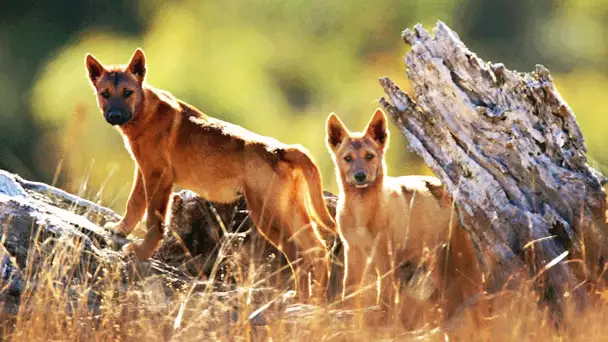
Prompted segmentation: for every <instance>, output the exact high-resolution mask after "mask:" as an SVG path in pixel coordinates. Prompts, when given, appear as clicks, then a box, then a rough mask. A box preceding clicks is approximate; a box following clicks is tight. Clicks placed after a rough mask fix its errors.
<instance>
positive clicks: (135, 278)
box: [0, 235, 608, 342]
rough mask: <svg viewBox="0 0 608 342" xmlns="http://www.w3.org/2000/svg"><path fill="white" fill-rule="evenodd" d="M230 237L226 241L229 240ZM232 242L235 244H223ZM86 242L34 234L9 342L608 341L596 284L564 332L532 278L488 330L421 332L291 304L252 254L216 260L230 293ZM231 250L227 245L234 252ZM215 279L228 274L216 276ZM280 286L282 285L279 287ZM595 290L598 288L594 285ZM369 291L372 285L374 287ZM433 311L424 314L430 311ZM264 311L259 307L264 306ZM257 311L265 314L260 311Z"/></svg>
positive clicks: (500, 305) (455, 326)
mask: <svg viewBox="0 0 608 342" xmlns="http://www.w3.org/2000/svg"><path fill="white" fill-rule="evenodd" d="M230 238H231V237H230V236H225V237H224V239H230ZM223 242H225V243H226V244H227V245H231V244H232V242H231V241H223ZM86 247H87V246H86V241H85V240H80V239H76V240H73V239H67V238H56V237H46V236H42V235H37V236H35V237H34V238H33V239H32V242H31V245H30V247H29V252H28V260H27V261H26V265H25V267H24V269H23V270H21V271H22V272H21V273H22V275H23V277H22V278H23V281H24V284H25V286H24V288H23V292H22V294H21V296H20V306H19V310H18V312H17V313H16V314H14V315H8V316H6V315H5V318H4V320H5V322H2V324H0V326H2V327H4V328H3V335H2V339H3V340H6V341H118V340H120V341H147V342H152V341H216V340H217V341H319V340H329V341H379V340H383V341H410V340H411V341H419V340H428V341H447V340H461V341H473V340H485V341H522V340H525V341H529V340H536V341H604V340H607V339H608V314H606V312H608V311H607V310H608V302H607V298H608V293H606V292H598V291H595V292H594V291H593V290H590V291H589V292H591V293H592V296H591V300H590V305H589V307H588V308H587V310H586V311H585V312H584V313H581V312H579V311H576V309H574V308H573V307H574V305H573V303H571V299H570V298H569V297H567V296H566V297H565V298H563V302H564V307H565V312H564V324H563V325H562V326H561V328H560V329H557V328H556V326H555V325H554V324H553V321H552V320H551V319H550V315H549V313H548V312H547V310H543V309H542V308H540V307H539V306H538V305H537V302H538V298H537V294H536V292H534V291H533V286H532V285H533V284H532V281H531V280H526V279H524V280H522V281H521V282H520V284H521V285H520V286H519V288H518V289H517V290H504V291H501V292H500V293H497V294H493V295H492V296H493V298H492V301H491V302H492V304H493V311H492V313H491V315H490V316H489V317H486V320H485V322H484V325H483V326H482V327H474V326H472V325H470V324H469V323H468V321H467V320H464V319H462V318H463V317H464V316H460V317H456V318H455V319H454V320H453V321H451V322H450V324H449V326H445V327H444V329H443V330H440V329H437V327H436V326H435V325H434V324H432V322H430V321H429V322H428V323H429V324H427V325H425V326H424V327H423V328H421V329H419V330H416V331H406V330H405V329H403V328H402V327H400V325H399V324H388V325H378V324H376V323H374V322H375V321H374V320H370V319H367V318H369V317H371V316H373V315H375V314H376V313H377V310H376V308H374V307H359V308H355V309H353V308H352V307H351V308H346V307H344V306H342V305H341V304H340V303H339V302H332V303H329V304H326V305H322V306H312V305H304V304H301V303H297V302H295V301H290V300H289V299H288V298H289V294H290V293H291V292H289V289H288V288H285V286H283V285H284V284H283V283H280V281H279V280H277V284H275V285H276V286H275V290H269V289H268V284H269V283H271V284H272V280H273V279H279V278H277V277H275V271H273V270H272V269H271V268H265V267H262V266H263V265H262V263H261V262H260V260H259V258H258V257H255V256H254V254H255V253H249V254H245V255H251V257H248V258H243V254H239V253H234V251H232V250H230V249H225V250H224V251H223V252H222V251H221V252H220V253H224V255H221V256H220V257H219V258H218V261H217V263H216V265H214V267H213V269H214V271H213V272H214V273H222V272H224V271H223V270H225V269H226V268H225V267H220V266H221V265H220V262H222V263H224V264H226V263H230V264H231V265H233V267H230V272H232V276H231V278H232V279H234V280H235V282H236V284H235V286H234V287H232V288H231V289H230V290H225V291H217V288H215V287H213V286H211V285H208V283H204V282H202V281H201V279H200V277H192V278H191V279H185V278H183V279H180V281H179V282H175V284H178V283H179V285H175V284H170V283H171V282H172V281H173V280H172V279H171V276H163V275H159V274H153V273H150V274H145V273H141V272H139V271H140V270H139V269H138V267H136V265H135V264H134V263H131V262H128V261H124V260H123V259H122V256H121V254H120V253H119V252H112V251H104V253H106V255H104V257H99V255H95V254H94V253H93V252H91V251H90V249H88V248H86ZM227 251H230V252H227ZM216 278H222V275H221V274H218V276H217V277H216ZM279 283H280V284H279ZM588 285H590V287H589V288H590V289H592V284H588ZM369 291H375V289H373V288H372V289H370V290H369ZM431 310H436V308H429V312H421V313H420V317H426V316H428V317H432V316H433V314H434V312H430V311H431ZM259 312H261V313H259ZM258 313H259V314H258Z"/></svg>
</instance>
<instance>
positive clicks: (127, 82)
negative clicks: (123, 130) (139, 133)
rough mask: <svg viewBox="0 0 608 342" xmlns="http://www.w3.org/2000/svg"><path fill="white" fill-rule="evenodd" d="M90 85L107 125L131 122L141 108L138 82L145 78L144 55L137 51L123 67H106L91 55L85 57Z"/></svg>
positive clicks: (141, 88)
mask: <svg viewBox="0 0 608 342" xmlns="http://www.w3.org/2000/svg"><path fill="white" fill-rule="evenodd" d="M85 64H86V66H87V73H88V76H89V81H91V85H92V86H93V88H95V92H96V93H97V105H98V106H99V109H100V110H101V111H102V113H103V116H104V118H105V119H106V121H107V122H108V123H109V124H111V125H113V126H114V125H118V126H120V125H123V124H125V123H127V122H128V121H129V120H131V119H133V118H134V116H135V115H136V113H137V109H138V108H140V107H141V106H142V105H143V102H144V101H143V99H144V96H143V87H142V83H143V81H144V77H145V76H146V56H145V55H144V52H143V50H141V49H137V50H135V53H134V54H133V56H132V57H131V60H130V61H129V64H128V65H127V66H126V67H122V66H120V67H109V68H106V67H105V66H103V64H101V63H100V62H99V61H98V60H97V59H96V58H95V57H93V55H91V54H87V55H86V57H85Z"/></svg>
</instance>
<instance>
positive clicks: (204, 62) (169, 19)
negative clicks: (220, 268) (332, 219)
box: [0, 0, 608, 214]
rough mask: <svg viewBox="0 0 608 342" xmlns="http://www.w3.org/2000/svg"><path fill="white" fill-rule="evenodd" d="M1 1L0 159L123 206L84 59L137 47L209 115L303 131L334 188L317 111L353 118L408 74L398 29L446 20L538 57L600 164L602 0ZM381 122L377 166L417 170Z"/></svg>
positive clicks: (518, 57)
mask: <svg viewBox="0 0 608 342" xmlns="http://www.w3.org/2000/svg"><path fill="white" fill-rule="evenodd" d="M1 7H2V9H1V10H0V168H2V169H6V170H8V171H11V172H16V173H19V174H20V175H21V176H23V177H25V178H27V179H31V180H37V181H43V182H46V183H53V184H56V185H58V186H60V187H62V188H64V189H66V190H68V191H70V192H73V193H77V194H80V195H82V196H85V197H87V198H89V199H92V200H96V201H100V202H101V203H102V204H104V205H109V206H111V207H112V208H114V209H117V210H118V212H120V213H121V214H122V213H124V203H125V201H126V199H127V197H128V193H129V188H130V186H131V177H132V172H133V163H132V161H131V160H130V158H129V156H128V154H127V152H126V151H125V149H124V147H123V144H122V140H121V138H120V136H119V134H118V132H117V131H116V130H115V129H113V128H112V127H110V126H109V125H107V124H106V123H105V121H104V120H103V118H102V116H101V114H100V113H99V110H98V109H97V107H96V103H95V97H94V95H93V91H92V89H91V87H90V85H89V84H88V80H87V77H86V73H85V66H84V55H85V53H87V52H91V53H92V54H93V55H95V56H96V57H98V58H99V59H100V60H101V61H102V62H103V63H106V64H122V63H126V62H128V59H129V58H130V56H131V54H132V53H133V51H134V49H135V48H136V47H142V48H143V49H144V50H145V52H146V54H147V61H148V81H149V83H151V84H152V85H154V86H156V87H158V88H163V89H167V90H169V91H170V92H172V93H173V94H174V95H175V96H177V97H178V98H180V99H182V100H185V101H186V102H189V103H191V104H193V105H195V106H197V107H198V108H199V109H201V110H202V111H204V112H206V113H207V114H210V115H212V116H215V117H218V118H221V119H224V120H228V121H230V122H233V123H236V124H239V125H242V126H244V127H246V128H248V129H250V130H253V131H255V132H257V133H261V134H265V135H270V136H273V137H275V138H277V139H279V140H281V141H283V142H286V143H301V144H303V145H304V146H306V147H307V148H308V149H309V150H310V151H311V152H312V154H313V156H314V158H315V159H316V161H317V162H318V163H319V164H320V166H321V169H322V172H323V176H324V182H325V186H326V187H327V188H328V189H330V190H332V191H336V184H335V179H334V171H333V164H332V161H331V159H330V156H329V153H328V152H327V150H326V148H325V146H324V123H325V119H326V117H327V115H328V113H329V112H332V111H333V112H336V113H337V114H338V115H339V116H340V117H341V118H342V119H343V120H344V121H345V123H346V124H347V126H349V127H350V128H351V129H352V130H361V129H363V127H364V126H365V124H366V122H367V120H368V119H369V117H370V116H371V114H372V113H373V110H374V109H375V108H376V107H378V106H379V104H378V102H377V101H378V99H379V98H380V97H381V96H382V95H383V92H382V89H381V87H380V86H379V85H378V82H377V79H378V77H379V76H390V77H391V78H392V79H393V80H395V81H396V82H397V83H398V84H400V85H401V86H402V87H403V88H405V89H409V88H408V84H407V80H406V78H405V69H404V65H403V56H404V55H405V53H406V52H407V47H406V46H405V44H403V43H402V41H401V40H400V34H401V31H402V30H403V29H405V28H408V27H412V26H413V25H414V24H416V23H418V22H420V23H422V24H423V25H425V27H427V28H429V29H430V28H432V27H433V26H434V24H435V22H436V20H442V21H444V22H446V23H447V24H448V25H449V26H451V27H452V28H453V29H455V30H456V31H457V32H458V34H459V35H460V37H461V39H462V40H463V41H464V43H465V44H467V45H468V47H469V48H470V49H472V50H473V51H474V52H475V53H477V55H478V56H479V57H481V58H483V59H484V60H490V61H495V62H497V61H500V62H503V63H505V65H506V66H507V67H508V68H510V69H516V70H519V71H529V70H532V69H533V68H534V65H535V64H537V63H540V64H543V65H545V66H546V67H548V68H549V70H550V71H551V72H552V75H553V76H554V79H555V81H556V84H557V87H558V89H559V91H560V92H561V94H562V96H563V97H564V98H565V100H566V101H567V102H568V103H569V105H570V106H571V107H572V108H573V109H574V111H575V113H576V116H577V119H578V122H579V124H580V125H581V127H582V130H583V133H584V135H585V138H586V143H587V147H588V149H589V157H590V160H591V163H592V165H593V166H594V167H596V168H598V169H600V170H602V171H603V172H604V173H606V171H608V169H607V167H608V151H607V150H606V148H605V146H608V144H607V143H606V142H605V141H606V138H605V137H606V136H607V135H606V133H607V132H608V127H607V125H606V123H608V118H606V117H605V115H606V114H605V113H606V112H607V109H608V103H603V102H602V99H604V96H605V95H604V94H605V93H606V92H608V63H606V62H605V57H606V56H607V55H608V53H607V52H608V51H607V49H608V46H607V43H608V0H586V1H575V0H536V1H528V0H510V1H503V0H493V1H491V0H446V1H432V0H407V1H403V0H401V1H398V0H377V1H367V0H351V1H327V0H307V1H302V0H289V1H286V0H250V1H242V0H223V1H199V0H196V1H195V0H175V1H153V0H139V1H136V0H114V1H97V0H80V1H79V2H72V1H65V0H58V1H52V2H51V1H38V2H36V3H35V4H34V3H33V2H28V1H14V0H9V1H4V2H3V4H2V6H1ZM390 128H391V129H392V132H393V134H392V138H391V139H392V140H391V148H390V149H389V152H390V153H389V156H388V158H389V172H390V173H391V174H393V175H397V174H406V173H427V174H428V173H429V171H428V170H427V169H426V168H425V166H424V164H423V163H422V161H421V160H420V159H419V158H418V157H417V156H415V155H413V154H411V153H409V152H408V151H407V145H406V141H405V139H404V138H403V136H402V135H401V134H400V133H399V132H398V131H397V130H396V128H395V127H394V126H392V125H391V126H390Z"/></svg>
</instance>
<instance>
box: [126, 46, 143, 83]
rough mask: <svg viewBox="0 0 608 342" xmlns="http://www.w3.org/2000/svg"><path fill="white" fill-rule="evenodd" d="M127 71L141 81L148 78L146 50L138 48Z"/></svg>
mask: <svg viewBox="0 0 608 342" xmlns="http://www.w3.org/2000/svg"><path fill="white" fill-rule="evenodd" d="M127 70H128V71H129V72H131V73H132V74H133V75H135V76H136V77H137V78H138V79H139V80H140V81H143V80H144V78H145V77H146V55H145V54H144V50H142V49H140V48H137V50H135V52H134V53H133V56H131V60H130V61H129V65H128V66H127Z"/></svg>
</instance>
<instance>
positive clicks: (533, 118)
mask: <svg viewBox="0 0 608 342" xmlns="http://www.w3.org/2000/svg"><path fill="white" fill-rule="evenodd" d="M402 38H403V40H404V41H405V43H406V44H409V45H410V46H411V51H410V52H409V53H408V54H407V56H406V57H405V64H406V68H407V72H406V75H407V77H408V78H409V80H410V81H411V83H412V85H413V94H412V95H411V96H410V95H408V94H407V93H405V92H404V91H402V90H401V89H399V87H398V86H397V85H396V84H395V83H394V82H393V81H392V80H390V79H389V78H387V77H383V78H380V80H379V82H380V84H381V86H382V87H383V88H384V91H385V93H386V98H384V97H383V98H381V99H380V102H381V104H382V105H383V106H384V108H385V109H386V110H387V112H388V114H389V116H390V117H391V119H392V120H393V122H394V123H395V124H396V125H397V126H398V127H399V128H400V130H401V131H402V133H403V134H404V135H405V136H406V138H407V139H408V141H409V147H410V149H411V150H413V151H415V152H416V153H417V154H419V155H420V156H422V157H423V159H424V161H425V162H426V164H427V165H428V166H429V167H430V168H431V169H432V170H433V171H434V173H435V174H436V175H437V176H438V177H439V178H440V179H441V180H442V181H443V183H444V184H445V185H446V186H447V189H448V190H449V191H450V192H451V193H452V195H453V198H454V202H455V203H456V207H457V211H458V214H459V218H460V220H461V224H462V225H463V228H465V230H466V231H467V232H468V233H469V235H470V236H471V239H472V240H473V242H474V244H475V246H476V248H477V250H478V251H479V252H480V253H479V254H480V258H481V259H482V260H483V263H484V265H485V266H486V267H488V268H492V270H493V272H492V274H493V275H494V276H496V277H497V278H496V279H498V278H505V279H506V277H508V276H509V275H510V274H512V273H513V272H514V271H515V270H523V271H525V272H527V273H528V274H529V275H532V276H533V278H532V279H534V283H535V285H536V286H535V288H536V289H538V290H539V292H540V294H541V298H542V299H543V300H544V303H548V304H550V308H551V309H553V310H552V312H553V313H557V314H558V316H559V313H560V312H561V311H560V310H561V309H562V305H561V304H562V303H563V298H564V296H573V297H574V299H575V302H576V303H577V304H578V305H577V307H579V308H583V307H584V306H585V303H586V302H587V299H588V296H587V291H584V288H585V287H584V286H580V285H581V284H584V283H585V281H590V280H596V279H595V278H597V277H599V276H600V275H603V270H604V260H605V257H606V253H605V251H603V250H602V249H603V248H602V247H603V246H605V241H606V240H605V236H606V231H607V230H606V223H605V221H606V217H605V210H606V205H605V203H606V198H605V192H604V189H603V188H602V185H603V183H605V178H604V177H603V176H602V175H601V174H600V173H599V172H598V171H596V170H594V169H593V168H591V167H590V166H589V165H588V163H587V158H586V152H587V150H586V147H585V143H584V140H583V135H582V133H581V130H580V128H579V126H578V124H577V122H576V119H575V116H574V113H573V112H572V110H571V109H570V108H569V107H568V105H567V104H566V102H565V101H564V100H563V99H562V98H561V96H560V95H559V93H558V91H557V90H556V88H555V86H554V84H553V80H552V78H551V75H550V74H549V71H548V70H547V69H546V68H545V67H543V66H542V65H537V66H536V68H535V70H534V71H533V72H531V73H518V72H515V71H511V70H508V69H507V68H506V67H505V66H504V65H503V64H501V63H491V62H484V61H483V60H481V59H480V58H478V57H477V56H476V55H475V54H474V53H473V52H471V51H469V50H468V49H467V47H466V46H465V45H464V44H463V43H462V42H461V41H460V39H459V37H458V35H457V34H456V33H455V32H454V31H452V30H451V29H450V28H449V27H448V26H446V25H445V24H444V23H442V22H438V23H437V25H436V28H435V31H434V35H433V36H432V35H431V34H430V33H429V32H428V31H427V30H425V29H424V28H423V27H422V26H421V25H420V24H418V25H416V26H415V27H414V28H413V30H410V29H406V30H405V31H404V32H403V35H402ZM490 257H491V258H490ZM575 259H576V260H583V261H584V263H581V262H569V263H566V262H565V261H566V260H575ZM581 264H584V267H581ZM501 276H502V277H501ZM594 277H595V278H594Z"/></svg>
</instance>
